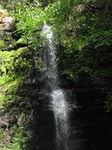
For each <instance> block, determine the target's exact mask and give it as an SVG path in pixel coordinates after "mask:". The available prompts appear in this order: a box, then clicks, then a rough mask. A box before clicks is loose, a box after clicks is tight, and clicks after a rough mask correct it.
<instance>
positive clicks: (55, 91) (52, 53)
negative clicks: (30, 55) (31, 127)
mask: <svg viewBox="0 0 112 150" xmlns="http://www.w3.org/2000/svg"><path fill="white" fill-rule="evenodd" d="M42 33H43V34H44V37H45V42H46V43H47V52H46V56H44V60H43V61H44V63H45V66H46V69H45V75H46V76H47V83H46V84H48V85H49V88H50V92H49V95H50V97H51V101H50V108H51V109H52V110H53V113H54V118H55V126H56V150H68V132H69V131H68V130H69V129H68V128H69V127H68V108H67V107H68V104H67V101H66V97H65V93H64V91H63V90H62V89H60V87H59V84H58V83H59V79H58V72H57V65H56V59H57V58H56V47H55V45H54V44H53V41H54V37H53V32H52V30H51V28H50V27H49V26H48V25H47V24H46V23H44V26H43V32H42ZM45 45H46V44H45Z"/></svg>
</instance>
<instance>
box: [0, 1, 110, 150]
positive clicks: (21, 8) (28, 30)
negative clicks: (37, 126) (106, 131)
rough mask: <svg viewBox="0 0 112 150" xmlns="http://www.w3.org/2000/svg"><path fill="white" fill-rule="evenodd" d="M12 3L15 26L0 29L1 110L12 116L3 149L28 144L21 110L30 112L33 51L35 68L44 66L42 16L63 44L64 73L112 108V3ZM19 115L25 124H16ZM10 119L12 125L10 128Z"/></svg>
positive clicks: (4, 13) (1, 14) (59, 52)
mask: <svg viewBox="0 0 112 150" xmlns="http://www.w3.org/2000/svg"><path fill="white" fill-rule="evenodd" d="M13 8H14V10H13V11H12V12H11V15H12V16H13V17H14V18H15V20H16V22H15V28H13V30H12V29H8V30H4V31H3V32H2V31H0V35H1V37H0V81H1V82H0V109H1V110H2V111H1V112H7V113H8V115H9V114H10V116H11V117H10V119H6V121H4V122H2V121H1V120H0V124H2V127H3V128H2V130H1V131H0V132H1V133H3V135H2V134H1V135H0V137H1V139H2V140H1V145H0V148H1V149H11V150H13V149H14V150H15V147H16V148H17V149H18V150H19V149H21V147H22V150H23V149H25V148H26V146H25V142H26V139H25V136H24V135H25V134H28V133H24V127H23V123H24V122H25V120H26V116H27V115H25V114H24V113H22V112H24V111H26V110H24V107H26V106H25V105H26V102H24V101H23V97H24V94H25V91H24V88H23V83H24V82H25V79H26V78H27V77H28V76H29V74H30V73H31V70H32V69H34V60H33V59H34V58H33V56H34V53H35V52H36V54H37V58H36V59H37V65H36V67H37V69H40V68H41V67H43V66H42V62H41V59H40V58H39V52H40V50H41V49H40V48H41V46H42V43H43V42H42V38H41V37H40V34H41V30H42V26H43V22H44V21H46V22H48V23H49V24H50V25H51V27H52V30H53V31H54V35H55V39H56V41H54V42H55V44H56V45H58V47H59V49H58V50H57V55H58V57H59V61H58V62H57V63H58V65H59V74H60V78H62V79H65V80H66V82H68V83H71V85H72V86H74V87H81V86H83V87H92V88H95V89H98V90H100V91H101V92H102V93H105V95H106V99H105V103H106V110H107V111H110V110H111V108H112V81H111V77H112V65H111V63H112V51H111V48H112V12H111V8H112V2H111V0H108V1H105V0H102V1H101V0H94V1H86V0H76V1H73V0H61V1H60V0H57V1H54V0H51V1H41V2H39V1H38V0H32V1H31V0H23V1H21V0H16V1H15V3H13ZM1 10H2V9H1ZM7 15H8V16H9V14H8V12H7V11H6V10H5V11H3V10H2V11H0V22H1V23H2V22H3V18H4V17H7ZM26 97H27V96H26ZM27 98H28V97H27ZM28 100H29V99H28ZM28 100H27V103H28ZM25 113H26V112H25ZM27 113H28V112H27ZM27 113H26V114H27ZM12 114H15V116H16V117H15V118H13V115H12ZM18 118H19V119H18ZM21 118H22V119H21ZM18 120H21V122H22V123H21V124H18ZM8 121H10V122H11V123H10V126H11V127H8V124H7V122H8ZM18 126H19V127H18ZM4 128H5V129H7V128H8V129H10V131H9V130H4ZM11 129H12V130H11ZM17 134H18V135H17ZM9 135H10V136H9ZM29 136H30V135H29ZM3 139H6V140H7V143H6V140H3ZM21 143H22V146H21Z"/></svg>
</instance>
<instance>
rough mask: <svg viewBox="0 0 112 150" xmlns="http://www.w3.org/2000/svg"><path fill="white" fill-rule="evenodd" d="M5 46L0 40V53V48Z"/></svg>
mask: <svg viewBox="0 0 112 150" xmlns="http://www.w3.org/2000/svg"><path fill="white" fill-rule="evenodd" d="M4 46H5V43H4V41H3V40H0V51H1V50H2V48H3V47H4Z"/></svg>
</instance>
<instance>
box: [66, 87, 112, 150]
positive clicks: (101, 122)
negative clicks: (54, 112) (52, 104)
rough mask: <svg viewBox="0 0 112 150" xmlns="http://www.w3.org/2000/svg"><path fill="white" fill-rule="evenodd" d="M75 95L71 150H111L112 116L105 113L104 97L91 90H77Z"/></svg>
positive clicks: (71, 119) (71, 120)
mask: <svg viewBox="0 0 112 150" xmlns="http://www.w3.org/2000/svg"><path fill="white" fill-rule="evenodd" d="M75 95H76V100H75V103H76V106H75V107H74V108H73V110H72V112H71V114H70V122H71V136H70V145H69V147H70V150H74V149H75V150H90V149H91V150H100V149H101V150H105V149H107V150H111V149H112V143H111V138H112V119H111V117H112V114H111V113H106V111H105V108H104V107H105V106H104V103H103V100H104V95H101V94H99V92H97V91H94V90H90V89H77V90H76V93H75Z"/></svg>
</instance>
